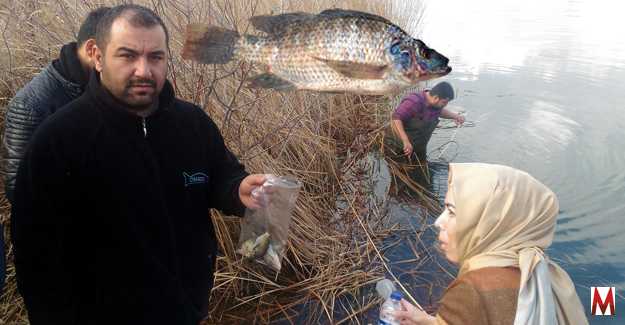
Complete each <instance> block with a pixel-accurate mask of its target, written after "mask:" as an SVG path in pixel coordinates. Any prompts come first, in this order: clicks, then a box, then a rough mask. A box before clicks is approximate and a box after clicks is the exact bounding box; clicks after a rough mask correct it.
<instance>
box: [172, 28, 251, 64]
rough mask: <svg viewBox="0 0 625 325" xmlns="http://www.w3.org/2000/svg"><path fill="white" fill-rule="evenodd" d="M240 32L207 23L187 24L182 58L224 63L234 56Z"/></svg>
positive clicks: (201, 61) (209, 62)
mask: <svg viewBox="0 0 625 325" xmlns="http://www.w3.org/2000/svg"><path fill="white" fill-rule="evenodd" d="M239 37H240V36H239V33H237V32H235V31H232V30H228V29H225V28H221V27H217V26H210V25H205V24H189V25H187V34H186V37H185V43H184V47H183V49H182V58H184V59H190V60H193V61H197V62H200V63H205V64H212V63H218V64H224V63H228V62H229V61H230V60H232V58H233V57H234V50H235V45H236V42H237V40H238V39H239Z"/></svg>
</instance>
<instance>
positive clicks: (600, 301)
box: [590, 287, 616, 316]
mask: <svg viewBox="0 0 625 325" xmlns="http://www.w3.org/2000/svg"><path fill="white" fill-rule="evenodd" d="M615 298H616V288H615V287H590V306H592V307H591V310H590V312H591V314H592V315H593V316H597V315H599V316H614V312H615V310H616V299H615Z"/></svg>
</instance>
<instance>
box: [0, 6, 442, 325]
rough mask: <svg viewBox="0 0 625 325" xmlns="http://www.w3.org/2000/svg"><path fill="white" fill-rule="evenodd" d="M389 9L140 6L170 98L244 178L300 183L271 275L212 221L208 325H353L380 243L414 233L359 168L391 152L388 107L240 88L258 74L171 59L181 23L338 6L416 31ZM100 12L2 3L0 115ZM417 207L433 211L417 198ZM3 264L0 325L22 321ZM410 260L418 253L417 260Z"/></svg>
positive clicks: (374, 275) (242, 24) (381, 269)
mask: <svg viewBox="0 0 625 325" xmlns="http://www.w3.org/2000/svg"><path fill="white" fill-rule="evenodd" d="M390 3H391V2H390V1H389V2H383V1H366V0H351V1H331V0H317V1H288V0H286V1H278V0H273V1H270V0H258V1H244V0H241V1H238V0H237V1H228V0H221V1H201V0H194V1H183V0H152V1H149V2H143V4H145V5H147V6H149V7H151V8H153V9H155V10H156V11H157V12H158V13H159V14H160V15H161V16H162V17H163V18H164V20H165V22H166V24H167V25H168V28H169V30H170V34H171V35H172V39H171V44H170V45H171V54H172V55H171V62H170V76H169V77H170V80H171V81H172V82H173V84H174V87H175V89H176V92H177V94H178V96H180V97H182V98H185V99H187V100H190V101H192V102H194V103H197V104H199V105H201V106H202V107H204V108H205V109H206V111H207V112H208V114H209V115H210V116H211V117H212V118H213V119H214V120H215V121H216V122H217V124H218V125H219V127H220V129H221V132H222V133H223V135H224V138H225V139H226V141H227V144H228V146H229V147H230V148H231V149H232V151H233V152H234V153H235V154H237V155H238V157H240V159H241V160H242V161H243V162H244V163H245V164H246V166H247V169H248V170H249V171H250V172H262V173H275V174H291V175H294V176H296V177H298V178H299V179H300V180H301V181H302V182H303V183H304V189H303V191H302V193H301V195H300V199H299V200H298V203H297V207H296V209H295V212H294V220H293V222H292V224H291V233H290V245H289V247H288V254H287V258H286V263H284V264H283V265H284V266H283V270H282V272H281V273H280V274H277V275H276V274H273V273H271V272H269V271H268V270H267V269H264V268H261V267H258V266H256V265H250V264H242V263H241V261H240V260H239V258H238V257H237V256H236V254H235V253H234V250H235V247H234V245H236V242H237V236H238V220H237V219H235V218H231V217H226V216H222V215H221V214H219V213H213V214H212V218H213V221H214V223H215V225H216V231H217V237H218V240H219V245H220V250H221V253H222V255H221V256H220V257H219V259H218V263H217V264H218V265H217V272H216V274H215V287H214V290H213V292H212V297H211V306H210V315H211V316H210V319H209V320H207V323H221V324H223V323H268V322H269V321H270V320H275V319H283V320H287V321H291V323H302V322H304V323H310V324H316V323H319V322H322V321H323V322H329V323H336V324H338V323H346V322H352V323H359V322H360V320H359V315H362V314H363V313H365V312H366V311H367V310H368V309H370V308H371V307H373V306H375V307H377V305H376V304H377V303H379V301H378V300H377V298H376V297H375V296H373V295H371V294H370V293H369V292H370V291H369V290H370V289H371V287H372V284H375V281H377V280H379V279H380V278H381V277H382V276H383V275H384V274H385V273H386V272H388V269H389V266H388V261H386V260H385V259H384V258H383V254H384V251H385V250H386V249H388V248H389V247H390V246H392V245H393V244H392V243H391V244H389V243H388V242H385V241H384V238H386V237H387V236H388V235H389V234H391V233H398V232H402V231H414V230H410V229H405V227H404V228H402V227H400V226H398V225H396V224H393V223H392V222H390V221H389V220H388V218H387V217H386V216H387V213H386V210H385V204H384V202H383V201H380V200H379V199H376V198H375V196H374V195H373V194H372V193H373V186H374V185H373V184H372V183H371V179H370V178H371V173H370V172H371V170H370V169H371V168H370V167H371V166H370V165H368V164H367V163H366V162H367V155H368V154H369V153H370V152H372V151H376V150H377V151H379V152H387V153H388V152H389V151H388V148H385V147H384V143H385V141H384V138H385V137H386V136H388V135H387V133H388V120H389V113H390V111H391V109H392V106H391V105H392V104H393V103H394V100H395V98H387V97H365V96H354V95H327V94H316V93H310V92H297V93H288V94H286V93H278V92H274V91H267V90H260V91H257V90H255V91H252V90H249V89H247V88H245V87H243V80H244V79H245V78H246V76H248V75H250V74H251V73H253V71H256V70H257V68H256V67H253V66H249V65H246V64H242V63H232V64H229V65H225V66H204V65H197V64H194V63H191V62H188V61H182V60H181V58H180V55H179V54H180V49H181V47H182V41H183V40H182V36H183V31H184V28H185V26H186V24H187V23H190V22H207V23H212V24H218V25H221V26H224V27H228V28H232V29H237V30H239V31H249V32H252V31H251V30H249V29H250V26H249V25H248V22H247V18H249V17H250V16H253V15H256V14H267V13H271V12H273V13H280V12H289V11H308V12H319V11H321V10H323V9H327V8H331V7H342V8H346V9H358V10H365V11H369V12H373V13H377V14H381V15H384V16H386V17H388V18H390V19H391V20H393V21H395V22H397V23H398V24H399V25H400V26H402V27H404V28H406V29H407V30H410V31H412V32H413V33H414V32H415V26H416V24H417V23H418V21H419V18H420V14H421V12H422V11H421V10H420V9H417V10H413V11H406V10H398V8H393V7H392V6H391V4H390ZM103 4H107V5H111V4H114V3H113V2H109V1H93V2H87V1H69V0H56V1H54V0H48V1H45V0H40V1H34V0H29V1H25V2H18V1H10V0H9V1H8V2H7V1H6V0H5V1H3V3H1V4H0V30H1V33H2V37H1V39H0V66H1V67H2V68H1V70H0V106H1V107H2V110H1V111H0V116H2V118H4V112H5V108H4V106H5V104H6V101H7V99H9V98H10V97H11V96H13V95H14V94H15V91H16V90H17V89H19V87H21V86H22V85H23V84H24V83H25V82H27V81H28V80H29V79H30V78H31V77H32V76H33V75H34V74H35V73H37V72H38V71H39V70H40V69H41V68H42V67H43V66H45V65H46V64H47V63H48V62H49V61H50V60H52V59H53V58H55V57H56V55H57V53H58V49H59V48H60V46H61V45H62V44H63V43H65V42H67V41H70V40H71V39H73V36H74V35H75V33H76V32H77V27H78V24H79V22H80V20H81V19H82V17H84V15H85V13H86V12H88V11H89V10H91V9H93V8H95V7H97V6H99V5H103ZM403 22H407V23H406V24H403ZM3 122H4V121H2V125H4V123H3ZM389 166H390V167H391V170H392V171H393V175H395V177H397V178H398V179H401V180H403V181H405V182H406V183H408V184H411V185H410V186H413V187H414V189H415V190H417V193H422V192H423V191H422V189H420V188H418V187H416V186H417V185H416V184H414V183H413V182H411V181H410V180H409V179H407V178H406V177H405V174H406V170H405V168H406V166H405V165H403V164H400V163H396V162H393V161H392V159H389ZM2 188H3V186H2ZM420 200H422V202H423V203H424V205H427V206H430V207H434V206H435V203H434V202H433V201H432V200H431V199H429V198H428V196H426V195H422V196H420ZM8 208H9V206H8V203H7V201H6V199H4V197H3V196H2V199H0V209H1V211H0V212H1V215H0V216H1V219H0V220H1V222H2V223H3V224H5V225H6V226H7V227H8V216H9V211H8ZM421 230H423V229H421ZM5 231H6V235H7V240H8V235H9V233H8V231H7V230H5ZM11 255H12V254H11V252H10V250H9V270H8V273H9V274H8V285H7V288H6V290H5V294H4V295H3V296H2V299H1V301H0V302H1V304H0V324H5V323H7V324H26V323H27V321H26V317H25V310H24V307H23V304H22V302H21V298H20V297H19V295H18V293H17V291H16V286H15V278H14V275H15V273H14V269H13V268H12V265H11V261H10V258H11ZM415 256H419V255H418V253H417V252H415ZM415 262H418V261H417V258H416V257H415ZM415 265H419V263H415ZM302 312H303V314H304V317H303V318H302V316H301V314H302Z"/></svg>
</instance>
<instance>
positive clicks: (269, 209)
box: [237, 175, 302, 271]
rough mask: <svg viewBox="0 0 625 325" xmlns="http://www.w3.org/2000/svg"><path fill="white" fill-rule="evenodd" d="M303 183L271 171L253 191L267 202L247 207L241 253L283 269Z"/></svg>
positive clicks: (242, 227)
mask: <svg viewBox="0 0 625 325" xmlns="http://www.w3.org/2000/svg"><path fill="white" fill-rule="evenodd" d="M301 187H302V184H301V182H300V181H298V180H297V179H295V178H293V177H289V176H275V175H269V176H268V177H267V180H266V181H265V183H263V185H262V186H261V187H259V188H257V189H255V190H254V191H253V192H252V195H254V196H256V197H257V198H259V199H260V200H261V201H263V203H264V204H263V206H262V207H261V208H259V209H255V210H251V209H247V210H246V211H245V217H244V218H243V219H242V220H241V236H240V237H239V245H238V247H239V249H237V253H238V254H240V255H242V256H243V258H244V259H248V260H256V261H257V262H260V263H263V264H265V265H268V266H269V267H271V268H272V269H274V270H276V271H280V269H281V268H282V258H283V257H284V254H285V252H286V245H287V241H288V238H289V226H290V224H291V215H292V212H293V208H294V207H295V202H296V201H297V196H298V194H299V190H300V188H301Z"/></svg>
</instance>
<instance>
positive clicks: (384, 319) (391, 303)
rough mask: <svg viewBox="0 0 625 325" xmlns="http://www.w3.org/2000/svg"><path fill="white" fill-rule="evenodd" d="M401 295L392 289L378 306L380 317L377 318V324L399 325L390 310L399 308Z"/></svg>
mask: <svg viewBox="0 0 625 325" xmlns="http://www.w3.org/2000/svg"><path fill="white" fill-rule="evenodd" d="M401 298H402V295H401V292H399V291H393V293H391V296H390V297H389V298H388V299H386V301H385V302H384V303H383V304H382V307H381V308H380V319H379V320H378V325H399V322H398V321H397V320H395V317H393V314H392V312H393V311H395V310H401V304H400V303H399V302H400V301H401Z"/></svg>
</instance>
